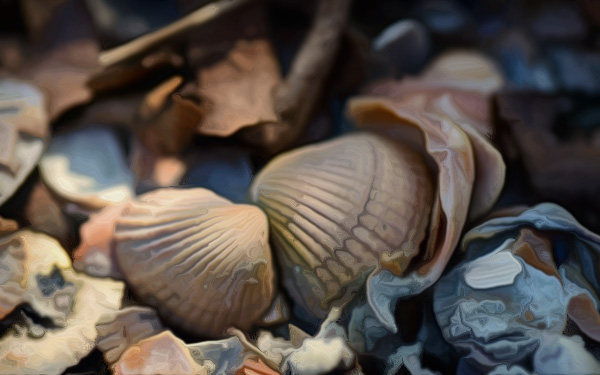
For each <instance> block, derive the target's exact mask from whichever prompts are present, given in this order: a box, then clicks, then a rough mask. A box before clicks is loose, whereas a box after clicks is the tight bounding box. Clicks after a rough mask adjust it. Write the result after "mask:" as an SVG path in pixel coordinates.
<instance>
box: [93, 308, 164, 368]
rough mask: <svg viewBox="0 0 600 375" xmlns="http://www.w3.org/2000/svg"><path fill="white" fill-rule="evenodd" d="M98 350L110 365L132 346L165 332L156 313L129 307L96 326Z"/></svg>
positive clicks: (147, 309) (149, 309)
mask: <svg viewBox="0 0 600 375" xmlns="http://www.w3.org/2000/svg"><path fill="white" fill-rule="evenodd" d="M96 329H97V331H98V341H97V342H98V344H97V346H98V349H100V350H101V351H102V353H104V359H105V360H106V362H107V363H108V364H111V365H112V364H114V363H115V362H117V360H118V359H119V357H121V354H123V352H124V351H125V350H126V349H127V348H129V347H130V346H131V345H134V344H136V343H138V342H139V341H142V340H144V339H147V338H148V337H151V336H154V335H156V334H158V333H159V332H161V331H163V330H164V329H163V326H162V324H161V323H160V320H159V319H158V315H157V314H156V311H155V310H153V309H151V308H148V307H139V306H133V307H127V308H124V309H123V310H120V311H119V312H118V313H116V314H115V315H114V316H110V317H108V318H107V319H102V320H100V321H99V322H98V323H97V324H96Z"/></svg>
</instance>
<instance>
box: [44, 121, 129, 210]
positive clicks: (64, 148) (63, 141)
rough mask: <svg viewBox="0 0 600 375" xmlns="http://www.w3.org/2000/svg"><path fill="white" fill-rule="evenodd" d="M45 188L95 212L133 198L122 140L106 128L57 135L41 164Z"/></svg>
mask: <svg viewBox="0 0 600 375" xmlns="http://www.w3.org/2000/svg"><path fill="white" fill-rule="evenodd" d="M40 173H41V176H42V178H43V180H44V182H45V183H46V185H47V186H48V187H49V188H50V189H51V190H52V191H54V192H55V193H56V194H58V195H59V196H61V197H62V198H64V199H66V200H68V201H71V202H75V203H78V204H81V205H83V206H85V207H90V208H93V209H98V208H102V207H105V206H116V205H119V204H120V203H123V202H125V201H126V200H127V199H129V198H130V197H132V196H133V195H134V192H133V186H134V177H133V174H132V173H131V171H130V170H129V168H128V167H127V163H126V161H125V155H124V152H123V150H122V149H121V146H120V144H119V140H118V138H117V137H116V135H115V134H114V133H113V131H112V130H110V129H108V128H104V127H93V128H83V129H78V130H75V131H72V132H69V133H65V134H62V135H59V136H56V137H55V138H54V139H52V142H51V143H50V146H49V147H48V150H47V151H46V153H45V154H44V156H43V157H42V160H41V162H40Z"/></svg>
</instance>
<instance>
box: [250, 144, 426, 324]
mask: <svg viewBox="0 0 600 375" xmlns="http://www.w3.org/2000/svg"><path fill="white" fill-rule="evenodd" d="M250 194H251V199H252V200H253V201H254V202H255V203H257V204H258V205H259V206H260V207H262V208H263V209H264V210H265V212H266V213H267V215H268V216H269V221H270V224H271V229H272V233H273V238H274V242H275V245H276V246H275V250H276V251H277V254H278V259H279V261H280V263H281V266H282V268H283V269H284V271H283V272H282V277H283V283H284V285H285V287H286V288H287V290H288V291H289V293H290V295H291V297H292V298H293V299H294V301H295V302H296V303H298V304H300V305H301V306H303V307H304V308H305V309H307V310H308V311H310V312H312V313H313V314H315V315H316V316H318V317H324V316H325V315H326V314H327V312H328V311H329V309H330V308H331V307H332V306H336V305H337V306H339V305H341V304H343V303H345V302H347V301H348V300H349V298H350V297H351V296H352V294H353V293H354V292H356V290H357V289H358V287H360V285H361V283H362V281H363V280H364V276H365V275H366V274H367V273H368V272H370V271H372V270H373V269H376V268H385V269H389V270H391V271H392V272H394V273H395V274H398V275H402V274H403V273H404V272H405V271H406V269H407V267H408V265H409V263H410V261H411V259H412V258H413V257H414V256H415V255H417V253H418V250H419V246H420V243H421V241H422V240H423V238H424V237H425V232H426V229H427V225H428V223H429V212H430V208H431V206H432V201H433V189H432V182H431V178H430V175H429V171H428V169H427V166H426V165H425V162H424V160H423V158H422V157H421V156H420V155H419V154H417V153H415V152H414V151H412V150H411V149H410V148H408V147H402V146H401V145H397V144H394V143H392V142H390V141H387V140H385V139H383V138H382V137H379V136H376V135H371V134H366V133H361V134H353V135H348V136H344V137H341V138H339V139H335V140H332V141H328V142H324V143H321V144H317V145H311V146H307V147H303V148H301V149H298V150H295V151H291V152H288V153H285V154H282V155H280V156H278V157H277V158H276V159H274V160H273V161H271V162H270V163H269V164H268V165H267V166H266V167H265V168H264V169H263V170H262V171H261V172H260V174H259V175H258V176H257V177H256V179H255V180H254V181H253V184H252V187H251V190H250Z"/></svg>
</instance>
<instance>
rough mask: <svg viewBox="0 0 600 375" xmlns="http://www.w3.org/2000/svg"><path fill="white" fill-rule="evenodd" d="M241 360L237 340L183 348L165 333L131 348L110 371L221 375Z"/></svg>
mask: <svg viewBox="0 0 600 375" xmlns="http://www.w3.org/2000/svg"><path fill="white" fill-rule="evenodd" d="M244 359H245V353H244V347H243V346H242V344H241V342H240V341H239V340H238V339H237V338H236V337H231V338H228V339H224V340H219V341H206V342H201V343H197V344H186V343H184V342H183V341H182V340H180V339H178V338H177V337H175V336H174V335H173V333H171V331H165V332H162V333H159V334H158V335H155V336H152V337H149V338H147V339H144V340H141V341H140V342H138V343H136V344H135V345H132V346H130V347H129V348H128V349H127V350H125V352H124V353H123V355H122V356H121V358H120V359H119V360H118V361H117V362H116V363H115V364H114V365H113V366H112V369H113V374H115V375H138V374H148V375H150V374H152V375H153V374H161V375H171V374H172V375H177V374H200V375H211V374H215V375H216V374H219V375H220V374H223V375H224V374H231V373H234V371H236V370H237V369H239V368H240V367H242V364H243V362H244Z"/></svg>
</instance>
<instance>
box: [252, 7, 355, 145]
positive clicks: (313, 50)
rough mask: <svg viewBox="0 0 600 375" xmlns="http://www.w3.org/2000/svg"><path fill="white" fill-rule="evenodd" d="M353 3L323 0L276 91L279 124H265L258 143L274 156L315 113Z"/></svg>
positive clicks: (292, 139)
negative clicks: (283, 79)
mask: <svg viewBox="0 0 600 375" xmlns="http://www.w3.org/2000/svg"><path fill="white" fill-rule="evenodd" d="M350 4H351V0H320V1H319V4H318V9H317V13H316V16H315V21H314V23H313V25H312V27H311V29H310V31H309V33H308V36H307V37H306V39H305V41H304V43H303V44H302V47H301V48H300V51H298V54H297V55H296V57H295V58H294V62H293V64H292V67H291V69H290V71H289V73H288V75H287V76H286V78H285V81H284V82H282V83H281V84H280V85H279V86H277V87H276V88H275V90H274V94H273V95H274V102H275V111H276V112H277V114H278V115H279V118H280V122H279V123H277V124H264V126H263V128H262V131H261V132H259V134H258V137H259V140H258V141H259V142H260V143H262V145H263V146H264V147H266V148H267V149H268V150H269V151H270V152H272V153H275V152H279V151H282V150H284V149H286V148H288V147H290V146H291V145H292V144H293V143H294V141H296V140H297V139H298V138H299V137H300V135H302V133H303V131H304V129H305V128H306V125H307V124H308V122H309V120H310V116H311V115H312V114H313V112H314V110H315V107H316V105H317V103H318V100H319V98H320V96H321V94H322V92H323V86H324V84H325V83H326V81H327V78H328V77H329V75H330V74H331V70H332V68H333V64H334V62H335V58H336V56H337V54H338V51H339V48H340V44H341V40H342V34H343V32H344V30H345V28H346V23H347V21H348V12H349V9H350Z"/></svg>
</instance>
